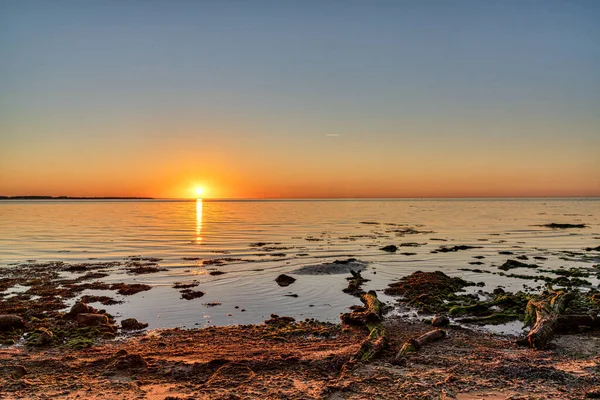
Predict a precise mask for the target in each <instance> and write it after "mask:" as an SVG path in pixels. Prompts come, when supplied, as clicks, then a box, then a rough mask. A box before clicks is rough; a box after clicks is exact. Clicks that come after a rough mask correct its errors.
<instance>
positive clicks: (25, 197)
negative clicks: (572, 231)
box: [0, 194, 600, 201]
mask: <svg viewBox="0 0 600 400" xmlns="http://www.w3.org/2000/svg"><path fill="white" fill-rule="evenodd" d="M574 198H600V194H598V195H573V196H560V195H554V196H553V195H549V196H510V195H507V196H394V197H342V196H340V197H208V198H203V197H148V196H47V195H16V196H3V195H0V200H168V201H195V200H203V201H277V200H279V201H292V200H305V201H310V200H411V199H414V200H419V199H432V200H435V199H440V200H442V199H574Z"/></svg>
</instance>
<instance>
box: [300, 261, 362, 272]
mask: <svg viewBox="0 0 600 400" xmlns="http://www.w3.org/2000/svg"><path fill="white" fill-rule="evenodd" d="M367 265H368V264H367V263H366V262H365V261H360V260H357V259H356V258H349V259H347V260H335V261H333V262H327V263H323V264H316V265H305V266H304V267H300V268H298V269H296V270H294V271H292V273H294V274H298V275H334V274H349V273H350V271H351V270H352V271H354V272H361V271H364V270H365V269H366V268H367Z"/></svg>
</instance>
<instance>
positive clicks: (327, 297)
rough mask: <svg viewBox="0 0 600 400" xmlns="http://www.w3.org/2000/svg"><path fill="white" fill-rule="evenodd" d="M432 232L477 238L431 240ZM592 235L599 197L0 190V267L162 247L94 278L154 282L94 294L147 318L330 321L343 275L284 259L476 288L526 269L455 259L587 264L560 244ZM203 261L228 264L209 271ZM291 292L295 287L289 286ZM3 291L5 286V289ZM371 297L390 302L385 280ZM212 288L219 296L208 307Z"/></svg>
mask: <svg viewBox="0 0 600 400" xmlns="http://www.w3.org/2000/svg"><path fill="white" fill-rule="evenodd" d="M365 222H366V223H365ZM550 222H559V223H585V224H587V225H588V227H587V228H584V229H569V230H553V229H548V228H545V227H541V226H539V225H542V224H546V223H550ZM392 224H401V225H402V226H398V225H392ZM404 227H414V228H415V229H417V230H419V231H429V233H418V234H411V235H405V236H397V233H396V232H393V231H394V230H397V229H398V228H404ZM436 239H437V240H436ZM439 239H443V240H445V241H442V240H439ZM256 242H270V243H277V244H275V245H269V246H271V247H276V249H271V251H267V250H269V249H267V250H265V249H264V248H262V249H261V248H257V247H252V244H253V243H256ZM406 242H416V243H419V244H421V246H419V247H401V248H400V250H399V251H398V252H397V253H395V254H390V253H386V252H383V251H381V250H379V248H380V247H382V246H385V245H389V244H396V245H400V244H401V243H406ZM442 245H446V246H454V245H473V246H481V248H476V249H471V250H466V251H458V252H448V253H431V251H432V250H435V249H436V248H438V247H440V246H442ZM598 245H600V199H597V198H596V199H590V198H588V199H514V200H512V199H503V200H492V199H486V200H471V199H464V200H454V199H453V200H340V201H336V200H331V201H204V202H202V201H196V202H194V201H192V202H189V201H57V200H54V201H2V202H0V268H10V267H11V265H12V264H14V263H20V262H24V261H26V260H37V261H39V262H42V261H51V260H61V261H65V262H92V261H121V260H124V259H125V258H126V257H130V256H142V257H157V258H160V259H161V261H160V262H159V264H160V266H161V267H165V268H167V269H168V270H167V271H165V272H159V273H155V274H147V275H135V276H132V275H127V274H125V273H124V272H122V271H115V272H114V273H113V274H112V275H111V276H110V277H107V278H105V279H103V280H104V281H106V282H121V281H124V282H140V283H146V284H149V285H152V286H153V289H152V290H150V291H147V292H142V293H138V294H136V295H134V296H127V297H121V296H119V295H115V294H114V292H108V293H106V294H110V295H112V296H114V297H115V298H118V299H121V300H124V301H125V302H124V304H121V305H116V306H109V307H103V308H106V309H107V310H108V311H109V312H111V313H113V314H115V315H117V316H119V317H136V318H138V319H140V320H145V321H146V322H148V323H150V327H151V328H166V327H175V326H184V327H194V326H207V325H227V324H240V323H244V324H245V323H256V322H260V321H262V320H264V319H265V318H268V316H269V314H271V313H277V314H280V315H290V316H294V317H297V318H317V319H320V320H329V321H336V320H337V319H338V317H339V314H340V313H341V312H345V311H347V307H348V306H350V305H353V304H357V303H358V301H357V299H356V298H355V297H352V296H349V295H346V294H344V293H343V292H342V289H343V288H345V287H346V285H347V281H346V279H345V277H346V275H295V274H294V273H293V272H292V271H294V270H296V269H298V268H299V267H302V266H306V265H315V264H320V263H323V262H328V261H334V260H336V259H337V260H344V259H347V258H349V257H354V258H357V259H359V260H362V261H365V262H367V263H368V267H367V269H366V270H365V272H364V273H363V276H365V277H366V278H369V279H371V281H370V282H369V283H368V284H367V285H366V286H365V288H366V289H375V290H382V289H384V288H385V287H386V286H387V285H388V284H389V283H391V282H392V281H395V280H397V279H399V278H401V277H402V276H405V275H408V274H410V273H412V272H414V271H416V270H424V271H434V270H442V271H444V272H445V273H447V274H449V275H452V276H462V277H464V278H465V279H468V280H472V281H475V282H481V281H482V282H485V284H486V286H485V287H484V288H483V289H484V290H486V289H487V290H490V291H491V290H492V289H493V288H494V287H496V285H503V286H504V287H505V288H506V289H507V290H512V291H516V290H520V289H523V285H533V283H532V282H531V281H524V280H521V279H515V278H508V277H502V276H497V275H492V274H486V273H475V272H468V271H461V270H459V268H480V269H482V270H484V269H487V270H492V271H498V269H497V266H498V265H501V264H502V263H503V262H504V261H506V260H507V259H509V258H515V257H516V256H517V255H527V256H530V257H531V256H536V255H537V256H544V257H547V258H548V259H547V260H546V261H537V260H536V261H535V262H536V263H537V264H540V265H543V266H544V268H548V269H550V268H557V267H560V266H565V267H570V266H590V264H591V263H598V260H590V259H587V260H583V259H579V258H577V257H569V256H568V255H566V254H567V253H565V252H566V251H577V252H580V251H581V250H582V249H583V248H586V247H592V246H594V247H595V246H598ZM500 251H511V252H513V253H514V255H502V254H499V252H500ZM400 252H408V253H415V254H414V255H402V254H400ZM474 256H484V257H485V258H484V259H481V260H480V261H481V262H483V265H470V264H469V262H473V261H476V259H474V258H473V257H474ZM225 257H226V258H230V259H241V260H233V261H231V260H230V261H225V262H224V263H223V264H222V265H204V264H205V263H206V261H207V260H214V259H219V258H225ZM186 258H187V260H186ZM190 258H201V260H190ZM565 258H566V259H565ZM211 270H218V271H221V272H224V273H225V274H223V275H218V276H212V275H210V274H209V272H210V271H211ZM525 272H531V271H529V270H526V271H525ZM281 273H290V275H292V276H294V277H295V278H297V281H296V282H295V283H293V284H292V285H290V286H288V287H279V286H278V285H277V284H276V283H275V281H274V279H275V278H276V277H277V276H278V275H279V274H281ZM194 279H195V280H197V281H199V283H200V285H199V286H198V287H197V288H195V289H198V290H202V291H204V292H205V293H206V294H205V296H204V297H201V298H198V299H194V300H191V301H188V300H184V299H181V298H180V293H179V291H178V290H177V289H174V288H173V287H172V286H173V283H174V282H188V281H192V280H194ZM592 281H593V282H594V284H595V285H597V284H598V282H597V281H594V280H592ZM89 293H91V292H87V293H84V294H89ZM94 293H101V292H94ZM102 294H105V293H102ZM290 294H296V295H298V297H290V296H286V295H290ZM0 295H4V296H6V295H10V289H9V291H7V292H6V293H0ZM381 297H382V298H383V299H384V300H386V301H389V302H390V303H393V302H394V301H393V299H392V298H388V297H386V296H385V295H383V294H381ZM211 302H217V303H221V305H219V306H216V307H207V306H206V304H207V303H211ZM236 306H237V307H239V308H236ZM242 309H244V310H245V311H244V312H242V311H241V310H242Z"/></svg>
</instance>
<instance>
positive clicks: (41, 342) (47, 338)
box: [35, 328, 54, 346]
mask: <svg viewBox="0 0 600 400" xmlns="http://www.w3.org/2000/svg"><path fill="white" fill-rule="evenodd" d="M35 333H36V334H37V339H36V343H35V344H36V345H38V346H45V345H47V344H48V343H50V342H52V339H54V334H53V333H52V332H51V331H49V330H48V329H46V328H39V329H36V331H35Z"/></svg>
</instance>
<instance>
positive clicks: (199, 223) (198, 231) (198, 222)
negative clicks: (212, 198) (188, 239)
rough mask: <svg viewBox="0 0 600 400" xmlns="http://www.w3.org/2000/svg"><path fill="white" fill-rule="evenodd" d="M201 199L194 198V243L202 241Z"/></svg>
mask: <svg viewBox="0 0 600 400" xmlns="http://www.w3.org/2000/svg"><path fill="white" fill-rule="evenodd" d="M201 233H202V199H196V244H200V243H202V237H201V236H200V234H201Z"/></svg>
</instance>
